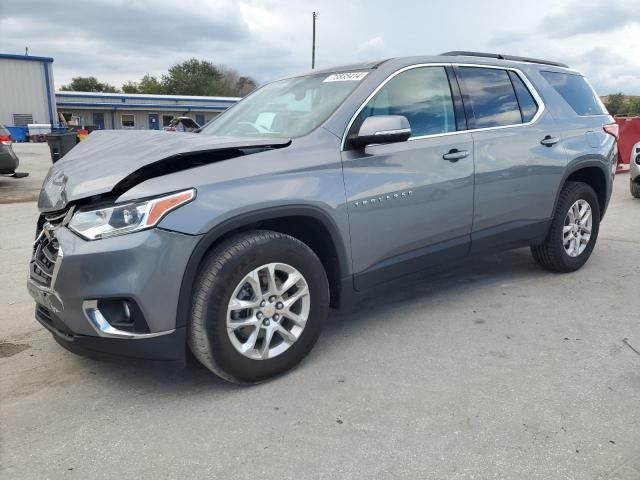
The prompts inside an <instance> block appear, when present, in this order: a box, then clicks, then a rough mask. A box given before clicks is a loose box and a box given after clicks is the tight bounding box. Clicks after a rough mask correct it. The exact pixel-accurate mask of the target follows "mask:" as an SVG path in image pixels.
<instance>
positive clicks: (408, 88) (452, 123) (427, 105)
mask: <svg viewBox="0 0 640 480" xmlns="http://www.w3.org/2000/svg"><path fill="white" fill-rule="evenodd" d="M374 115H404V116H405V117H406V118H407V120H409V124H410V125H411V136H412V137H418V136H421V135H433V134H437V133H446V132H452V131H455V129H456V119H455V115H454V113H453V100H452V99H451V89H450V88H449V80H448V78H447V72H446V71H445V69H444V67H422V68H413V69H411V70H407V71H405V72H402V73H400V74H398V75H396V76H395V77H393V78H392V79H391V80H389V81H388V82H387V83H386V84H385V85H384V86H383V87H382V88H381V89H380V91H379V92H378V93H377V94H376V95H375V96H374V97H373V98H372V99H371V100H369V103H367V105H366V106H365V108H364V109H363V110H362V112H361V113H360V115H359V116H358V121H356V122H355V123H354V125H356V126H357V125H361V124H362V121H363V120H364V119H365V118H367V117H371V116H374Z"/></svg>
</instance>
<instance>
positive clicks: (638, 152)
mask: <svg viewBox="0 0 640 480" xmlns="http://www.w3.org/2000/svg"><path fill="white" fill-rule="evenodd" d="M629 167H630V170H629V183H630V188H631V195H633V196H634V197H635V198H640V142H638V143H636V144H635V145H634V146H633V148H632V149H631V159H630V160H629Z"/></svg>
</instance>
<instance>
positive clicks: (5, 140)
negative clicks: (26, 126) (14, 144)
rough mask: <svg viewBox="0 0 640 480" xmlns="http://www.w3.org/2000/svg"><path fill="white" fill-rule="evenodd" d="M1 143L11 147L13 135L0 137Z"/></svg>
mask: <svg viewBox="0 0 640 480" xmlns="http://www.w3.org/2000/svg"><path fill="white" fill-rule="evenodd" d="M0 143H2V144H4V145H11V135H0Z"/></svg>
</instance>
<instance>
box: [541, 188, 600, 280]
mask: <svg viewBox="0 0 640 480" xmlns="http://www.w3.org/2000/svg"><path fill="white" fill-rule="evenodd" d="M599 228H600V205H599V203H598V197H597V196H596V193H595V191H594V190H593V188H591V186H589V185H587V184H586V183H582V182H567V183H566V184H565V186H564V187H563V188H562V192H560V198H559V199H558V205H557V207H556V212H555V215H554V217H553V220H552V221H551V228H550V229H549V233H548V235H547V238H546V240H545V242H544V243H543V244H542V245H537V246H532V247H531V252H532V253H533V258H534V259H535V260H536V262H538V263H539V264H540V265H541V266H543V267H544V268H546V269H548V270H552V271H555V272H563V273H564V272H573V271H575V270H578V269H579V268H580V267H582V266H583V265H584V264H585V263H586V262H587V260H588V259H589V257H590V256H591V252H593V248H594V247H595V244H596V240H597V238H598V231H599Z"/></svg>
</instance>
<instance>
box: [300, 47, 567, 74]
mask: <svg viewBox="0 0 640 480" xmlns="http://www.w3.org/2000/svg"><path fill="white" fill-rule="evenodd" d="M466 53H469V55H466ZM472 53H473V52H448V53H447V54H442V55H416V56H407V57H394V58H387V59H382V60H376V61H372V62H363V63H354V64H349V65H338V66H335V67H330V68H324V69H320V70H311V71H308V72H305V73H303V74H300V75H292V76H291V77H289V78H293V77H299V76H300V77H301V76H305V75H316V74H318V75H320V74H330V73H339V72H348V71H354V70H372V69H378V68H380V69H390V70H394V69H397V68H402V67H406V66H410V65H415V64H421V63H425V64H428V63H457V64H473V65H488V66H502V67H510V68H527V67H533V68H541V69H544V70H550V71H560V72H571V73H579V72H577V71H576V70H573V69H571V68H570V67H568V66H566V65H564V64H561V63H558V62H553V61H547V60H537V59H533V58H531V59H530V58H526V57H513V56H509V55H505V56H504V57H506V58H493V57H489V56H487V55H492V54H484V53H478V54H476V55H473V54H472ZM500 56H502V55H500ZM542 62H544V63H542Z"/></svg>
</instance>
